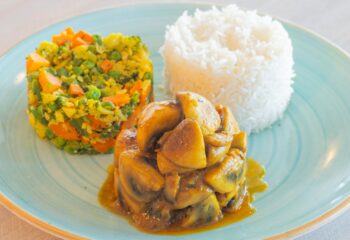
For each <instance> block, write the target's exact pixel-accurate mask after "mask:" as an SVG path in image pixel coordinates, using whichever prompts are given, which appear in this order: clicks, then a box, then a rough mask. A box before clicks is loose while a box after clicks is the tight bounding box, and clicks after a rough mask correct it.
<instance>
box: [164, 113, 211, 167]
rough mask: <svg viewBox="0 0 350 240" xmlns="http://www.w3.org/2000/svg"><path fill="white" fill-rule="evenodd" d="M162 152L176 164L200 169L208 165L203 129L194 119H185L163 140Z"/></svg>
mask: <svg viewBox="0 0 350 240" xmlns="http://www.w3.org/2000/svg"><path fill="white" fill-rule="evenodd" d="M160 152H161V153H162V155H163V156H164V157H166V158H167V159H169V160H171V161H172V162H174V163H175V164H176V165H178V166H181V167H185V168H194V169H200V168H204V167H206V165H207V160H206V156H205V145H204V139H203V134H202V131H201V129H200V127H199V125H198V123H197V122H196V121H194V120H192V119H189V118H187V119H185V120H183V121H182V122H181V123H180V124H179V125H178V126H177V127H176V128H175V129H174V130H172V131H171V132H170V133H169V134H168V135H167V137H166V139H165V140H164V141H163V140H162V139H161V141H160Z"/></svg>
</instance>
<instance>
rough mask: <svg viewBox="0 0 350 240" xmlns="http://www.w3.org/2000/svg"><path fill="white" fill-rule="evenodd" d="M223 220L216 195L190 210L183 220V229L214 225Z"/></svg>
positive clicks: (211, 195) (181, 224)
mask: <svg viewBox="0 0 350 240" xmlns="http://www.w3.org/2000/svg"><path fill="white" fill-rule="evenodd" d="M221 218H222V212H221V209H220V205H219V203H218V201H217V199H216V197H215V194H210V195H209V197H207V198H206V199H205V200H203V201H201V202H199V203H198V204H196V205H195V206H193V207H191V208H189V209H188V211H187V213H186V216H185V217H184V218H183V219H182V221H181V223H180V226H181V227H194V226H198V225H206V224H209V223H214V222H217V221H219V220H220V219H221Z"/></svg>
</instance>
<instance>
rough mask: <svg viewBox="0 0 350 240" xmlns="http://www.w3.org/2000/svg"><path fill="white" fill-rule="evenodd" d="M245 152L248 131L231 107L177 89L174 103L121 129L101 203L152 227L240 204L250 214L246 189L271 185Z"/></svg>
mask: <svg viewBox="0 0 350 240" xmlns="http://www.w3.org/2000/svg"><path fill="white" fill-rule="evenodd" d="M246 152H247V137H246V134H245V133H244V132H242V131H240V129H239V127H238V124H237V122H236V120H235V118H234V116H233V115H232V113H231V111H230V109H229V108H228V107H225V106H222V105H216V106H215V107H214V106H213V105H212V104H211V103H210V102H209V101H208V100H207V99H205V98H204V97H202V96H200V95H198V94H195V93H192V92H179V93H177V94H176V100H174V101H162V102H153V103H151V104H149V105H147V106H146V107H145V108H144V110H143V111H142V112H141V114H140V115H139V118H138V121H137V126H136V127H134V128H129V129H124V130H122V131H121V133H120V134H119V135H118V137H117V140H116V145H115V152H114V159H115V161H114V165H113V168H112V169H111V171H110V172H111V173H112V174H111V175H110V176H109V178H108V179H107V181H106V183H105V184H104V186H103V187H102V189H101V191H100V196H99V197H100V202H101V203H102V205H104V206H105V207H107V208H109V209H114V210H115V211H116V212H119V213H122V214H124V215H127V216H130V219H131V220H132V222H133V223H134V224H135V225H136V226H137V227H139V228H141V229H143V230H147V231H153V232H155V231H158V232H159V231H164V230H165V229H173V230H174V229H177V230H181V229H188V228H193V227H199V226H204V225H209V224H213V223H216V222H218V221H220V220H221V219H222V218H223V217H224V216H225V215H228V214H229V213H231V214H233V215H234V214H237V216H238V215H240V216H241V215H242V214H238V212H239V211H240V209H241V207H242V206H245V208H246V209H245V210H247V208H249V209H250V211H248V212H247V214H246V215H250V214H251V213H253V209H252V208H251V207H250V201H251V196H249V195H250V193H249V191H248V188H250V187H251V186H253V185H254V186H253V187H254V191H255V192H257V191H263V190H265V189H266V184H265V183H263V182H262V181H260V178H262V177H263V175H264V171H263V169H262V168H259V165H257V164H255V165H254V163H250V164H249V165H252V166H253V165H254V166H255V168H256V169H260V170H259V171H257V172H256V174H254V173H248V174H247V171H248V163H247V159H246ZM248 175H249V176H251V179H247V177H246V176H248ZM254 179H255V180H257V181H253V180H254ZM249 182H250V183H249ZM248 184H250V185H251V186H248ZM241 217H242V216H241Z"/></svg>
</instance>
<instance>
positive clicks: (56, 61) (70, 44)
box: [26, 28, 153, 154]
mask: <svg viewBox="0 0 350 240" xmlns="http://www.w3.org/2000/svg"><path fill="white" fill-rule="evenodd" d="M26 67H27V80H28V115H29V120H30V123H31V125H32V126H33V127H34V128H35V130H36V132H37V134H38V135H39V137H41V138H44V139H48V140H49V141H51V142H52V143H53V144H54V145H55V146H56V147H58V148H60V149H64V150H65V151H67V152H69V153H79V154H80V153H89V154H92V153H107V152H110V151H111V150H112V149H113V145H114V142H115V137H116V135H117V134H118V132H119V131H120V128H121V127H122V126H123V125H125V126H126V125H128V126H127V127H130V125H131V124H133V122H134V121H135V118H136V116H135V115H136V114H137V113H138V112H139V111H140V109H141V107H142V106H143V105H145V104H147V103H148V102H149V101H150V98H151V96H152V85H153V84H152V79H153V73H152V71H153V70H152V62H151V60H150V58H149V53H148V50H147V48H146V46H145V44H144V43H142V41H141V39H140V38H139V37H137V36H123V35H122V34H120V33H112V34H110V35H109V36H107V37H106V38H102V37H101V36H99V35H91V34H89V33H87V32H84V31H79V32H77V33H74V31H73V29H72V28H67V29H66V30H64V31H63V32H62V33H60V34H59V35H57V36H54V37H52V42H42V43H40V45H39V47H38V48H37V49H36V51H35V52H34V53H31V54H30V55H29V56H28V57H27V62H26ZM128 119H129V120H128ZM127 120H128V121H127Z"/></svg>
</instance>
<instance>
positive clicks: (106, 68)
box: [100, 59, 113, 72]
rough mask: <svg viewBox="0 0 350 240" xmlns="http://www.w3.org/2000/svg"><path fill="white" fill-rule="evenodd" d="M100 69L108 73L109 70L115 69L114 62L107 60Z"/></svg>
mask: <svg viewBox="0 0 350 240" xmlns="http://www.w3.org/2000/svg"><path fill="white" fill-rule="evenodd" d="M100 67H101V68H102V70H103V71H104V72H108V71H109V70H111V69H112V68H113V62H112V61H110V60H108V59H106V60H104V61H103V62H102V63H101V65H100Z"/></svg>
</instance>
